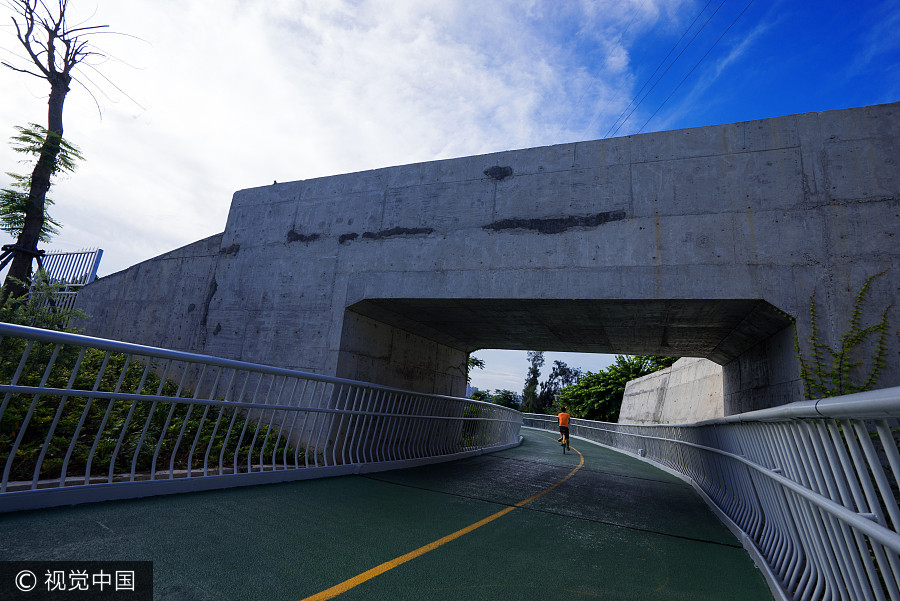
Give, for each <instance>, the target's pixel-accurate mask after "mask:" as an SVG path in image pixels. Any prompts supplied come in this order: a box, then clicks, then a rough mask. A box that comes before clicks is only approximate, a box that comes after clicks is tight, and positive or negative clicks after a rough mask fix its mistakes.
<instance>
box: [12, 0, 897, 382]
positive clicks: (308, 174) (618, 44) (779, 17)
mask: <svg viewBox="0 0 900 601" xmlns="http://www.w3.org/2000/svg"><path fill="white" fill-rule="evenodd" d="M70 8H71V10H72V15H71V16H72V17H73V22H75V21H78V20H80V19H88V20H89V21H90V23H102V24H108V25H110V29H111V30H112V31H115V32H119V33H122V34H128V35H127V36H124V35H123V36H116V35H105V36H100V37H97V38H96V39H95V41H96V44H97V46H98V47H99V48H100V49H101V50H103V51H104V52H106V53H107V54H108V55H109V56H110V59H109V60H106V61H103V62H102V63H95V64H93V65H90V66H88V68H86V69H84V70H83V71H82V76H81V82H82V83H83V84H84V86H85V87H80V86H75V87H73V90H72V92H71V93H70V95H69V98H68V100H67V105H66V112H65V123H66V137H67V138H69V139H70V140H71V141H73V142H75V143H76V144H78V145H79V146H80V147H81V149H82V150H83V152H84V155H85V156H86V158H87V161H86V162H85V163H84V165H83V166H82V167H81V168H80V170H79V171H78V173H77V174H76V175H75V176H73V177H71V178H69V179H67V180H64V181H61V182H59V183H58V184H57V185H56V187H55V189H54V191H53V194H52V196H53V197H54V198H55V199H56V202H57V204H56V207H55V209H54V216H55V217H56V218H57V219H58V220H59V221H61V222H62V223H63V224H64V228H63V231H62V234H61V235H60V236H59V237H58V238H57V239H56V240H55V241H54V242H53V243H52V244H50V245H49V248H50V249H62V250H74V249H77V248H86V247H101V248H103V249H104V251H105V252H104V259H103V263H102V264H101V266H100V273H101V275H103V274H109V273H112V272H114V271H118V270H120V269H124V268H125V267H128V266H130V265H133V264H135V263H137V262H139V261H142V260H145V259H148V258H150V257H153V256H156V255H158V254H161V253H163V252H167V251H169V250H171V249H174V248H177V247H179V246H183V245H184V244H188V243H190V242H193V241H195V240H197V239H200V238H203V237H206V236H209V235H212V234H216V233H219V232H221V231H222V230H223V229H224V225H225V219H226V217H227V214H228V207H229V204H230V200H231V195H232V194H233V192H234V191H235V190H238V189H243V188H249V187H253V186H257V185H262V184H267V183H270V182H271V181H272V180H278V181H291V180H297V179H308V178H312V177H318V176H324V175H330V174H335V173H348V172H354V171H361V170H366V169H373V168H378V167H384V166H389V165H397V164H405V163H414V162H421V161H430V160H435V159H441V158H449V157H456V156H468V155H474V154H481V153H487V152H493V151H499V150H508V149H515V148H526V147H532V146H544V145H549V144H557V143H565V142H573V141H578V140H587V139H598V138H603V137H608V136H624V135H631V134H635V133H638V132H651V131H659V130H668V129H678V128H685V127H700V126H705V125H713V124H720V123H732V122H738V121H744V120H750V119H760V118H766V117H775V116H780V115H788V114H793V113H802V112H812V111H823V110H829V109H839V108H847V107H853V106H863V105H868V104H879V103H886V102H896V101H898V100H900V35H898V34H897V32H898V31H900V2H898V1H896V0H867V1H861V2H837V1H831V0H826V1H819V2H806V1H787V0H780V1H779V0H769V1H765V0H753V1H748V0H724V2H723V0H711V1H709V2H707V1H706V0H697V1H695V0H601V1H595V2H588V1H586V0H569V1H566V0H417V1H413V0H265V1H262V0H71V1H70ZM8 16H9V14H8V11H7V9H6V8H5V7H4V6H3V3H0V58H2V60H5V61H7V62H13V63H14V64H19V65H21V64H22V63H21V62H18V63H17V61H20V60H21V52H20V51H19V50H18V48H17V45H16V44H17V43H16V41H15V38H14V37H13V33H14V30H13V29H12V27H11V23H10V21H9V19H8ZM130 36H131V37H130ZM682 36H683V37H682ZM679 40H681V41H680V43H679ZM688 41H690V44H689V45H688V44H687V42H688ZM670 51H671V54H668V53H669V52H670ZM667 54H668V59H667V60H665V57H666V56H667ZM675 57H677V61H674V62H673V59H674V58H675ZM657 67H659V70H658V71H657ZM654 72H655V73H656V74H655V75H654ZM663 73H664V74H665V75H664V76H663V77H659V76H660V75H662V74H663ZM105 78H108V79H109V80H111V81H112V82H114V83H115V87H114V86H112V85H110V84H109V83H106V81H105ZM645 84H646V86H645ZM0 86H2V89H3V94H2V96H0V134H2V135H4V136H11V135H12V134H13V129H12V127H13V125H17V124H24V123H28V122H32V121H37V122H41V121H42V120H43V119H44V115H45V112H46V109H45V106H46V104H45V102H46V93H47V91H46V89H45V86H44V85H42V82H40V81H39V80H37V79H35V78H30V77H28V76H26V75H22V74H19V73H15V72H13V71H10V70H9V69H0ZM642 89H643V92H642ZM86 90H91V91H92V92H93V96H92V95H91V94H89V93H87V91H86ZM645 92H649V93H646V97H644V93H645ZM633 99H634V100H635V102H634V103H633V104H632V101H633ZM635 104H637V107H636V108H635ZM632 109H634V110H633V112H632ZM629 113H631V114H630V116H628V118H627V120H625V121H624V123H623V122H622V117H623V116H625V115H629ZM16 160H17V157H15V156H14V155H13V153H12V152H10V151H9V149H8V146H7V145H5V144H2V143H0V167H2V168H0V173H2V172H6V171H14V172H15V171H22V170H23V168H22V166H20V165H17V164H16ZM8 181H9V180H8V178H7V177H6V176H4V175H0V185H4V186H5V185H7V184H8ZM9 241H10V240H7V239H5V238H4V237H3V235H0V242H2V243H7V242H9ZM553 358H554V357H553V356H552V355H548V361H547V363H548V364H552V361H553ZM568 359H569V360H568V361H567V362H569V363H570V364H573V365H579V366H581V367H585V368H587V369H599V367H601V366H602V361H601V360H598V359H595V358H594V359H590V360H589V359H587V358H580V357H575V358H572V357H569V358H568ZM564 360H565V359H564ZM592 361H593V362H595V363H593V364H592V363H591V362H592ZM597 361H600V362H599V363H597ZM488 368H489V369H490V370H491V371H493V372H498V373H500V374H501V375H502V378H505V379H502V378H501V376H500V375H498V376H497V377H496V378H494V379H490V378H488V377H487V376H485V375H483V374H482V376H479V374H477V373H476V374H475V378H474V380H475V384H476V385H478V386H479V387H481V388H500V387H502V388H511V389H513V390H519V389H521V382H522V381H523V380H524V373H525V370H526V365H525V359H524V353H518V354H516V353H510V352H505V353H499V354H497V358H496V359H493V360H489V361H488ZM486 371H487V370H486ZM515 382H519V384H518V385H514V383H515Z"/></svg>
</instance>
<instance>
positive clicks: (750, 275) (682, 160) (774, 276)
mask: <svg viewBox="0 0 900 601" xmlns="http://www.w3.org/2000/svg"><path fill="white" fill-rule="evenodd" d="M898 139H900V104H890V105H881V106H874V107H864V108H859V109H848V110H841V111H831V112H826V113H819V114H816V113H810V114H803V115H793V116H788V117H780V118H775V119H765V120H760V121H752V122H747V123H737V124H731V125H722V126H714V127H703V128H697V129H688V130H680V131H670V132H659V133H653V134H644V135H637V136H630V137H625V138H616V139H609V140H600V141H592V142H578V143H573V144H563V145H559V146H551V147H545V148H533V149H526V150H518V151H509V152H501V153H496V154H491V155H484V156H474V157H464V158H459V159H452V160H444V161H435V162H430V163H421V164H415V165H406V166H400V167H390V168H386V169H379V170H374V171H367V172H363V173H354V174H347V175H338V176H334V177H324V178H319V179H314V180H307V181H297V182H291V183H286V184H276V185H271V186H264V187H260V188H253V189H249V190H242V191H239V192H237V193H236V194H235V195H234V199H233V201H232V205H231V210H230V212H229V216H228V221H227V225H226V228H225V232H224V233H223V234H222V235H221V238H220V243H219V246H218V249H217V250H216V251H215V252H213V250H214V248H213V247H214V246H215V241H216V238H215V237H214V238H210V239H208V240H206V241H201V242H198V243H196V244H194V245H190V246H188V247H186V248H185V249H181V250H179V251H174V252H173V253H170V254H169V255H163V256H162V257H159V258H157V259H153V260H150V261H147V262H145V263H142V264H140V265H137V266H135V267H132V268H130V269H129V270H126V271H125V272H122V273H120V274H116V275H114V276H110V277H108V278H103V279H101V280H98V281H97V282H95V283H94V284H91V285H90V286H88V287H87V289H86V290H85V291H84V292H82V293H81V295H80V296H79V302H80V303H81V307H82V308H83V309H85V310H86V311H87V312H88V313H90V314H93V315H95V316H98V315H102V318H97V319H94V320H93V321H92V322H90V323H89V324H88V325H87V332H88V333H91V334H96V335H101V336H108V337H113V338H121V339H125V340H132V341H137V342H141V343H147V344H153V345H159V346H176V347H179V348H185V349H190V350H195V351H199V352H204V353H208V354H212V355H221V356H225V357H231V358H237V359H244V360H249V361H257V362H262V363H272V364H276V365H281V366H285V367H291V368H299V369H304V370H309V371H314V372H318V373H328V374H336V375H339V376H345V377H351V378H359V379H366V380H372V381H376V382H382V383H387V384H393V385H398V386H404V387H410V388H415V389H418V390H423V391H428V392H432V391H433V392H439V393H451V394H456V393H461V392H462V391H463V390H464V385H465V381H464V377H463V374H462V365H463V364H464V360H465V357H466V353H467V352H469V351H471V350H474V349H476V348H479V347H493V348H534V349H546V350H570V351H577V350H582V351H583V350H591V351H603V352H621V353H654V354H667V355H678V356H690V357H704V358H709V359H711V360H713V361H715V362H716V363H719V364H721V365H722V366H723V378H724V395H725V412H726V413H727V414H731V413H735V412H739V411H745V410H748V409H756V408H763V407H767V406H772V405H778V404H782V403H785V402H789V401H793V400H797V399H799V398H800V396H801V387H800V384H799V380H798V364H797V361H796V359H795V358H794V352H793V348H792V346H793V344H792V340H793V327H792V325H791V318H798V330H799V336H800V339H801V340H803V341H805V340H808V338H809V336H810V327H809V319H808V313H809V298H810V295H811V294H813V293H814V292H815V293H816V295H817V299H818V303H819V311H820V317H819V325H820V328H821V336H822V338H823V340H824V341H826V342H828V343H832V344H834V343H835V342H836V341H837V340H839V338H840V336H841V335H842V334H843V333H844V331H845V329H846V324H847V318H848V316H849V315H850V313H851V309H852V305H853V301H854V298H855V294H856V292H857V291H858V290H859V287H860V286H861V285H862V283H863V281H864V280H865V279H866V278H867V277H868V276H870V275H872V274H875V273H879V272H881V271H884V270H886V269H887V270H889V271H888V272H887V273H886V274H885V275H884V276H883V277H881V278H879V279H878V280H876V282H875V284H874V285H873V287H872V289H871V291H870V294H869V297H868V300H867V311H866V313H865V315H864V323H871V322H873V321H876V320H877V317H878V316H879V315H880V314H881V312H882V311H883V310H884V309H885V308H886V307H888V305H890V304H891V303H892V302H893V301H894V299H895V298H896V294H897V289H898V282H900V260H898V257H900V251H898V248H900V245H898V244H897V240H898V239H900V236H898V234H900V219H898V214H900V173H898V169H897V160H898V157H900V147H898V146H900V145H898ZM495 168H497V169H495ZM198 245H199V247H201V248H200V249H195V247H197V246H198ZM199 251H202V252H199ZM191 253H195V254H196V257H193V256H192V255H191ZM116 295H118V296H116ZM117 299H127V301H128V302H126V303H120V302H119V301H118V300H117ZM191 306H193V307H194V308H193V310H191V309H190V308H191ZM898 307H900V305H898V303H894V305H893V307H892V308H891V309H890V311H889V320H890V333H889V336H888V339H887V345H888V353H889V355H888V360H887V365H886V366H885V369H884V370H883V371H882V376H881V379H880V381H879V385H881V386H893V385H898V384H900V361H898V355H900V334H898V324H900V313H898Z"/></svg>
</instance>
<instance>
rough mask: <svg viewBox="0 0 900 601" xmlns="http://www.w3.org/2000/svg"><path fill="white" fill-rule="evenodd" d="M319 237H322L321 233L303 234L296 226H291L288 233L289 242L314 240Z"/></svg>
mask: <svg viewBox="0 0 900 601" xmlns="http://www.w3.org/2000/svg"><path fill="white" fill-rule="evenodd" d="M319 238H321V236H319V234H309V235H306V234H301V233H300V232H298V231H295V230H294V228H291V229H290V231H289V232H288V233H287V243H288V244H290V243H291V242H313V241H315V240H318V239H319Z"/></svg>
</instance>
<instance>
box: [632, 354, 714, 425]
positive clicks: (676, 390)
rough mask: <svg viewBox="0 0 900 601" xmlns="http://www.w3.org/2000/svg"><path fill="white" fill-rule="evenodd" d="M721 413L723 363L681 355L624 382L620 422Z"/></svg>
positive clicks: (678, 420)
mask: <svg viewBox="0 0 900 601" xmlns="http://www.w3.org/2000/svg"><path fill="white" fill-rule="evenodd" d="M724 416H725V398H724V395H723V386H722V366H721V365H718V364H717V363H713V362H712V361H709V360H708V359H695V358H683V359H679V360H678V361H676V362H675V364H674V365H672V367H669V368H666V369H662V370H660V371H657V372H654V373H652V374H649V375H646V376H644V377H643V378H638V379H636V380H632V381H631V382H628V384H626V385H625V397H624V398H623V399H622V410H621V412H620V413H619V423H622V424H690V423H694V422H699V421H703V420H707V419H713V418H716V417H724Z"/></svg>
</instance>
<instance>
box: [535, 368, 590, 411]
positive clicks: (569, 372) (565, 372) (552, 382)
mask: <svg viewBox="0 0 900 601" xmlns="http://www.w3.org/2000/svg"><path fill="white" fill-rule="evenodd" d="M580 375H581V369H580V368H578V367H569V366H568V365H566V364H565V363H564V362H562V361H554V362H553V371H551V372H550V376H549V377H548V378H547V380H546V381H544V382H541V391H540V393H539V394H538V405H539V406H540V408H541V412H543V411H545V410H547V409H549V408H551V407H553V406H554V405H556V395H558V394H559V391H560V390H562V389H563V388H565V387H566V386H570V385H572V384H574V383H575V382H577V381H578V376H580Z"/></svg>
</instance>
